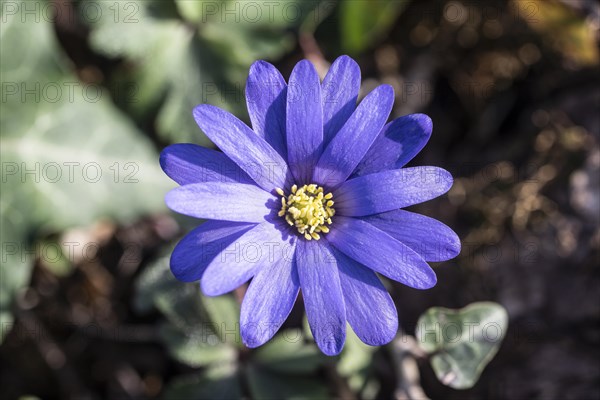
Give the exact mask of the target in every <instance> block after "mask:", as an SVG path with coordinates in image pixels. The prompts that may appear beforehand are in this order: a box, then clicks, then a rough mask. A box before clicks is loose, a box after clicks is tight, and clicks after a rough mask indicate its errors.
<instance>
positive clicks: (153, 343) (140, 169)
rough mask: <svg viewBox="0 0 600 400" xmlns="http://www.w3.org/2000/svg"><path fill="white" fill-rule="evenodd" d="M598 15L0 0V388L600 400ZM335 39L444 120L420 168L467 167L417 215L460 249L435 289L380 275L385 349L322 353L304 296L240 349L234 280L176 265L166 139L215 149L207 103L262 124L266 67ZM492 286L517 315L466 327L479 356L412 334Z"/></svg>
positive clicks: (65, 392)
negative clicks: (250, 77) (189, 274)
mask: <svg viewBox="0 0 600 400" xmlns="http://www.w3.org/2000/svg"><path fill="white" fill-rule="evenodd" d="M599 10H600V8H599V6H598V4H597V3H596V2H595V1H591V0H590V1H586V0H563V1H558V0H548V1H524V0H512V1H494V0H491V1H486V2H478V1H467V0H456V1H454V0H453V1H429V0H425V1H382V0H350V1H298V0H296V1H293V0H274V1H263V0H258V1H233V0H231V1H225V2H222V1H201V0H160V1H159V0H144V1H135V0H120V1H119V0H111V1H101V0H90V1H85V0H79V1H78V0H56V1H50V0H48V1H39V0H33V1H10V0H2V3H1V13H2V14H1V16H0V18H1V28H0V35H1V38H0V43H1V54H0V56H1V61H0V66H1V75H2V76H1V83H2V91H1V95H2V103H1V107H2V108H1V111H0V114H1V116H0V129H1V142H0V144H1V153H0V155H1V166H2V183H1V185H2V191H1V201H0V211H1V230H0V233H1V243H2V249H1V281H0V283H1V286H0V289H1V293H0V321H1V328H2V332H1V338H2V343H1V345H0V387H2V393H3V398H4V399H18V398H41V399H59V398H60V399H69V398H71V399H75V398H77V399H104V398H106V399H117V398H118V399H154V398H179V399H188V398H189V399H191V398H194V399H196V398H211V399H216V398H227V399H229V398H253V399H259V398H319V399H320V398H344V399H363V398H364V399H389V398H394V397H395V398H424V397H425V396H427V397H430V398H434V399H435V398H443V399H478V398H489V399H530V398H531V399H594V398H600V362H599V360H600V346H599V344H600V324H599V322H600V291H599V283H600V273H599V269H598V266H599V265H600V262H599V261H600V256H599V249H600V229H599V222H600V190H599V187H598V185H599V182H600V150H599V146H598V141H599V139H600V137H599V134H600V118H599V113H598V110H599V109H600V74H599V72H600V71H599V61H600V57H599V51H598V42H599V38H600V36H599V27H600V19H599V18H600V11H599ZM342 54H348V55H351V56H352V57H354V58H355V59H356V60H357V62H358V63H359V65H360V67H361V70H362V77H363V83H362V88H361V97H362V96H364V95H365V94H366V93H368V92H369V91H370V90H372V89H373V88H374V87H375V86H376V85H379V84H381V83H388V84H391V85H392V86H393V87H394V88H395V91H396V96H397V97H396V103H395V107H394V110H393V117H398V116H401V115H405V114H409V113H414V112H421V113H426V114H428V115H429V116H430V117H431V118H432V120H433V123H434V130H433V135H432V138H431V140H430V142H429V144H428V145H427V146H426V147H425V149H424V150H423V151H422V152H421V154H420V155H419V156H418V157H417V158H416V159H415V160H413V161H412V162H411V165H437V166H441V167H444V168H446V169H448V170H449V171H451V172H452V174H453V175H454V177H455V184H454V186H453V188H452V189H451V190H450V192H449V193H448V194H447V195H446V196H443V197H441V198H439V199H436V200H433V201H430V202H428V203H425V204H422V205H419V206H416V207H413V208H412V209H413V210H415V211H417V212H420V213H424V214H426V215H429V216H431V217H434V218H436V219H439V220H441V221H443V222H444V223H446V224H447V225H449V226H450V227H452V228H453V229H454V230H455V231H456V232H457V233H458V235H459V236H460V238H461V240H462V252H461V254H460V255H459V256H458V257H457V258H456V259H454V260H450V261H448V262H444V263H437V264H436V265H434V268H435V269H436V272H437V273H438V284H437V286H436V287H435V288H434V289H432V290H428V291H416V290H413V289H410V288H407V287H404V286H401V285H399V284H394V283H392V282H386V285H387V286H388V288H389V290H390V292H391V294H392V297H393V299H394V301H395V303H396V306H397V308H398V312H399V315H400V324H401V329H402V333H401V337H400V339H399V340H398V341H396V342H394V343H393V344H391V345H388V346H384V347H381V348H371V347H368V346H364V345H362V344H360V342H359V341H358V340H357V339H356V338H355V337H352V336H350V337H349V338H348V342H347V344H346V348H345V350H344V352H343V353H342V354H341V355H340V356H339V357H334V358H328V357H325V356H323V355H321V354H320V353H319V352H318V350H317V349H316V347H315V346H314V344H313V343H312V342H311V340H310V338H306V336H308V334H307V333H306V327H305V323H304V322H303V305H302V303H301V302H298V303H297V304H296V307H295V308H294V311H293V312H292V315H291V316H290V318H289V320H288V321H287V322H286V324H285V329H284V330H283V332H282V335H280V336H278V337H277V338H276V339H275V340H274V341H273V343H270V344H269V345H266V346H264V347H263V348H261V349H258V350H249V349H247V348H244V347H243V345H241V343H240V341H239V336H238V335H239V334H238V332H237V329H236V321H237V318H238V313H239V300H240V297H241V295H242V292H237V291H236V292H235V293H233V294H231V295H227V296H222V297H219V298H213V299H209V298H205V297H203V296H201V294H200V293H199V291H198V288H197V286H196V285H194V284H188V285H186V284H183V283H179V282H177V281H175V280H174V279H173V277H172V276H171V274H170V272H169V268H168V257H169V254H170V252H171V250H172V247H173V245H174V243H176V242H177V240H178V239H179V238H180V237H181V236H182V235H183V234H184V233H185V232H187V231H189V229H190V228H191V227H193V226H194V225H195V224H197V221H193V220H190V219H185V218H182V217H179V216H176V215H174V214H172V213H170V212H169V211H168V210H167V209H166V207H165V206H164V203H163V198H164V195H165V193H166V192H167V191H168V190H169V189H170V188H172V187H174V186H175V184H174V183H172V182H171V181H170V180H169V179H168V178H166V177H165V176H164V174H163V173H162V171H161V170H160V168H159V166H158V153H159V152H160V150H161V149H162V148H164V147H165V146H166V145H168V144H170V143H176V142H192V143H197V144H201V145H203V146H211V143H210V142H209V141H208V139H207V138H206V137H205V136H203V134H202V132H201V131H200V130H199V128H197V126H196V125H195V123H194V121H193V118H192V115H191V110H192V108H193V107H194V106H195V105H197V104H200V103H210V104H214V105H217V106H220V107H223V108H226V109H228V110H229V111H231V112H233V113H235V114H236V115H237V116H239V117H240V118H242V119H244V120H245V121H246V122H249V119H248V116H247V112H246V109H245V97H244V93H243V90H244V86H245V79H246V76H247V72H248V69H249V67H250V65H251V63H252V62H253V61H255V60H257V59H265V60H268V61H270V62H272V63H274V64H275V65H276V66H277V67H278V68H279V69H280V70H281V71H282V73H283V75H284V77H286V79H287V78H288V77H289V74H290V72H291V69H292V68H293V66H294V64H295V63H296V62H297V61H299V60H301V59H303V58H307V59H309V60H311V61H312V62H313V63H314V64H315V66H316V67H317V69H318V71H319V73H320V74H322V75H324V73H326V71H327V69H328V66H329V65H330V63H331V62H332V61H333V60H334V59H335V58H336V57H338V56H339V55H342ZM480 301H486V302H495V303H498V304H500V305H502V306H503V307H504V308H505V309H506V312H507V313H508V330H504V331H503V332H502V333H503V336H504V340H503V342H502V343H499V342H498V343H496V345H494V346H491V347H490V348H489V349H487V350H486V349H484V350H482V348H483V347H481V346H480V347H477V346H479V345H478V344H477V343H475V344H473V343H470V344H469V343H467V344H465V343H460V344H461V345H464V346H467V347H461V348H460V349H462V350H460V351H463V350H465V349H467V350H468V349H469V348H470V347H468V346H471V345H473V346H475V345H477V346H475V347H473V349H474V351H475V353H473V354H474V355H473V354H471V356H469V357H467V358H468V361H469V360H470V361H469V362H471V364H470V365H467V366H464V365H458V366H457V365H445V366H444V365H441V364H440V363H439V362H438V363H436V362H434V361H433V360H434V356H435V354H436V353H438V354H439V353H444V352H446V350H447V349H444V350H443V351H442V350H440V349H438V350H435V349H434V350H433V351H429V353H428V354H425V353H427V352H425V353H424V351H423V348H421V347H419V345H418V343H417V342H418V341H419V340H420V339H419V335H417V336H416V339H414V338H413V336H412V335H414V334H415V330H416V328H417V325H418V321H419V318H420V317H421V316H422V315H423V313H425V312H426V311H427V310H428V309H429V308H430V307H445V308H450V309H459V308H462V307H465V306H467V305H469V304H471V303H473V302H480ZM482 304H484V305H485V304H487V305H489V304H490V303H482ZM435 310H437V311H435ZM500 310H501V309H500ZM431 312H433V314H430V315H437V316H438V319H439V318H441V317H440V316H441V315H446V317H448V316H449V318H458V320H460V318H463V317H464V316H465V315H467V314H469V311H464V312H463V313H462V314H461V313H459V314H452V313H451V312H450V311H447V310H446V311H444V310H443V309H434V311H430V313H431ZM436 312H437V314H436ZM502 313H503V312H501V314H502ZM446 317H444V318H446ZM422 318H427V317H426V316H425V317H422ZM500 319H501V318H500ZM417 333H418V332H417ZM294 338H302V340H295V339H294ZM425 347H426V346H425ZM430 350H431V349H430ZM455 350H456V348H455ZM496 350H498V353H497V354H496V356H495V357H493V359H492V356H493V353H494V352H495V351H496ZM452 351H454V350H452ZM452 351H448V352H446V353H444V354H450V358H452V354H454V355H456V353H452ZM456 351H458V350H456ZM465 351H466V350H465ZM490 360H491V361H490ZM430 361H431V362H430ZM438 361H439V359H438ZM459 361H460V360H459ZM462 361H465V360H464V359H463V360H462ZM487 362H489V364H488V365H487V366H486V367H485V369H483V367H484V366H485V364H486V363H487ZM473 363H475V364H473ZM459 364H460V363H459ZM457 373H458V374H459V375H460V374H463V373H464V374H465V375H460V376H459V378H460V379H458V378H457V377H456V375H457ZM480 374H481V375H480ZM436 375H437V376H436ZM479 375H480V376H479ZM438 377H439V379H438ZM477 378H479V379H477ZM457 379H458V380H457ZM459 381H460V382H459ZM461 382H462V383H461ZM460 387H463V388H464V389H459V388H460Z"/></svg>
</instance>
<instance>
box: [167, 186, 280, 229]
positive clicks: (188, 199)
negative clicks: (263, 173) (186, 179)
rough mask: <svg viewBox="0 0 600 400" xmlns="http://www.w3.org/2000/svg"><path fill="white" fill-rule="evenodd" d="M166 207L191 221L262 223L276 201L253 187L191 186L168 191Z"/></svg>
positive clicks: (268, 194)
mask: <svg viewBox="0 0 600 400" xmlns="http://www.w3.org/2000/svg"><path fill="white" fill-rule="evenodd" d="M165 202H166V203H167V206H168V207H169V208H170V209H171V210H173V211H176V212H178V213H180V214H184V215H189V216H190V217H196V218H206V219H218V220H223V221H237V222H264V221H265V216H266V215H267V214H268V213H269V212H270V211H271V210H270V209H269V208H268V207H267V204H271V203H273V202H275V197H274V196H273V195H271V194H270V193H267V192H265V191H264V190H262V189H260V188H259V187H256V186H254V185H244V184H241V183H219V182H206V183H193V184H191V185H185V186H180V187H178V188H175V189H173V190H171V191H170V192H169V193H167V195H166V196H165Z"/></svg>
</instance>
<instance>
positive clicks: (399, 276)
mask: <svg viewBox="0 0 600 400" xmlns="http://www.w3.org/2000/svg"><path fill="white" fill-rule="evenodd" d="M327 240H328V241H329V242H330V243H331V244H332V245H333V246H334V247H335V248H336V249H338V250H339V251H341V252H342V253H344V254H346V255H347V256H348V257H350V258H352V259H354V260H355V261H358V262H359V263H361V264H363V265H365V266H366V267H368V268H371V269H372V270H373V271H376V272H379V273H380V274H382V275H385V276H387V277H388V278H390V279H393V280H395V281H398V282H400V283H402V284H404V285H406V286H410V287H412V288H415V289H429V288H431V287H433V286H435V283H436V277H435V272H433V270H432V269H431V267H430V266H429V265H428V264H427V263H426V262H425V260H423V259H422V258H421V256H419V255H418V254H417V253H415V252H414V251H413V250H412V249H411V248H410V247H408V246H406V245H404V244H402V243H400V242H399V241H397V240H396V239H394V238H393V237H391V236H390V235H388V234H387V233H385V232H383V231H381V230H379V229H377V228H375V227H374V226H373V225H371V224H369V223H368V222H365V221H362V220H359V219H355V218H345V217H341V216H336V217H335V221H334V226H332V229H331V232H329V233H328V234H327Z"/></svg>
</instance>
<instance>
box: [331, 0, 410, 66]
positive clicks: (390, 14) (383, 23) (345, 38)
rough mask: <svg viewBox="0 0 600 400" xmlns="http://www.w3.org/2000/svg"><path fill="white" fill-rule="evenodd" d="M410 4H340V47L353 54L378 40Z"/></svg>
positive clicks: (371, 0) (359, 0) (355, 0)
mask: <svg viewBox="0 0 600 400" xmlns="http://www.w3.org/2000/svg"><path fill="white" fill-rule="evenodd" d="M409 3H410V0H394V1H388V0H352V1H342V2H340V19H341V21H340V29H341V38H342V47H343V48H344V50H345V51H347V52H349V53H352V54H357V53H360V52H362V51H364V50H366V49H367V48H368V47H369V46H371V45H372V44H373V43H374V41H375V40H377V39H379V38H381V37H382V36H383V35H384V34H385V33H386V32H387V31H388V30H389V29H390V28H391V27H392V25H393V23H394V21H395V20H396V18H397V17H398V16H399V15H400V13H402V11H403V10H404V9H405V8H406V6H407V5H408V4H409Z"/></svg>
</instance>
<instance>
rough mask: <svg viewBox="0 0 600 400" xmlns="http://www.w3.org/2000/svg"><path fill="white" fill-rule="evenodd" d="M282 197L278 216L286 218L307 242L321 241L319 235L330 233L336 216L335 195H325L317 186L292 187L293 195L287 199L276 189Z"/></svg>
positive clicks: (282, 192)
mask: <svg viewBox="0 0 600 400" xmlns="http://www.w3.org/2000/svg"><path fill="white" fill-rule="evenodd" d="M276 192H277V193H278V194H279V195H280V196H281V210H280V211H279V213H278V215H279V216H280V217H285V220H286V221H287V223H288V224H290V226H295V227H296V229H297V230H298V232H299V233H300V234H301V235H304V238H306V240H311V239H315V240H319V239H320V238H321V236H320V235H319V233H327V232H329V227H328V226H327V225H331V217H333V216H334V215H335V209H334V208H333V200H332V199H333V194H331V193H327V194H325V193H324V191H323V188H322V187H321V186H317V185H315V184H310V185H304V186H302V187H301V188H298V186H297V185H294V186H292V193H291V194H290V195H289V196H287V197H286V195H285V192H284V191H283V189H279V188H278V189H276Z"/></svg>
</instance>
